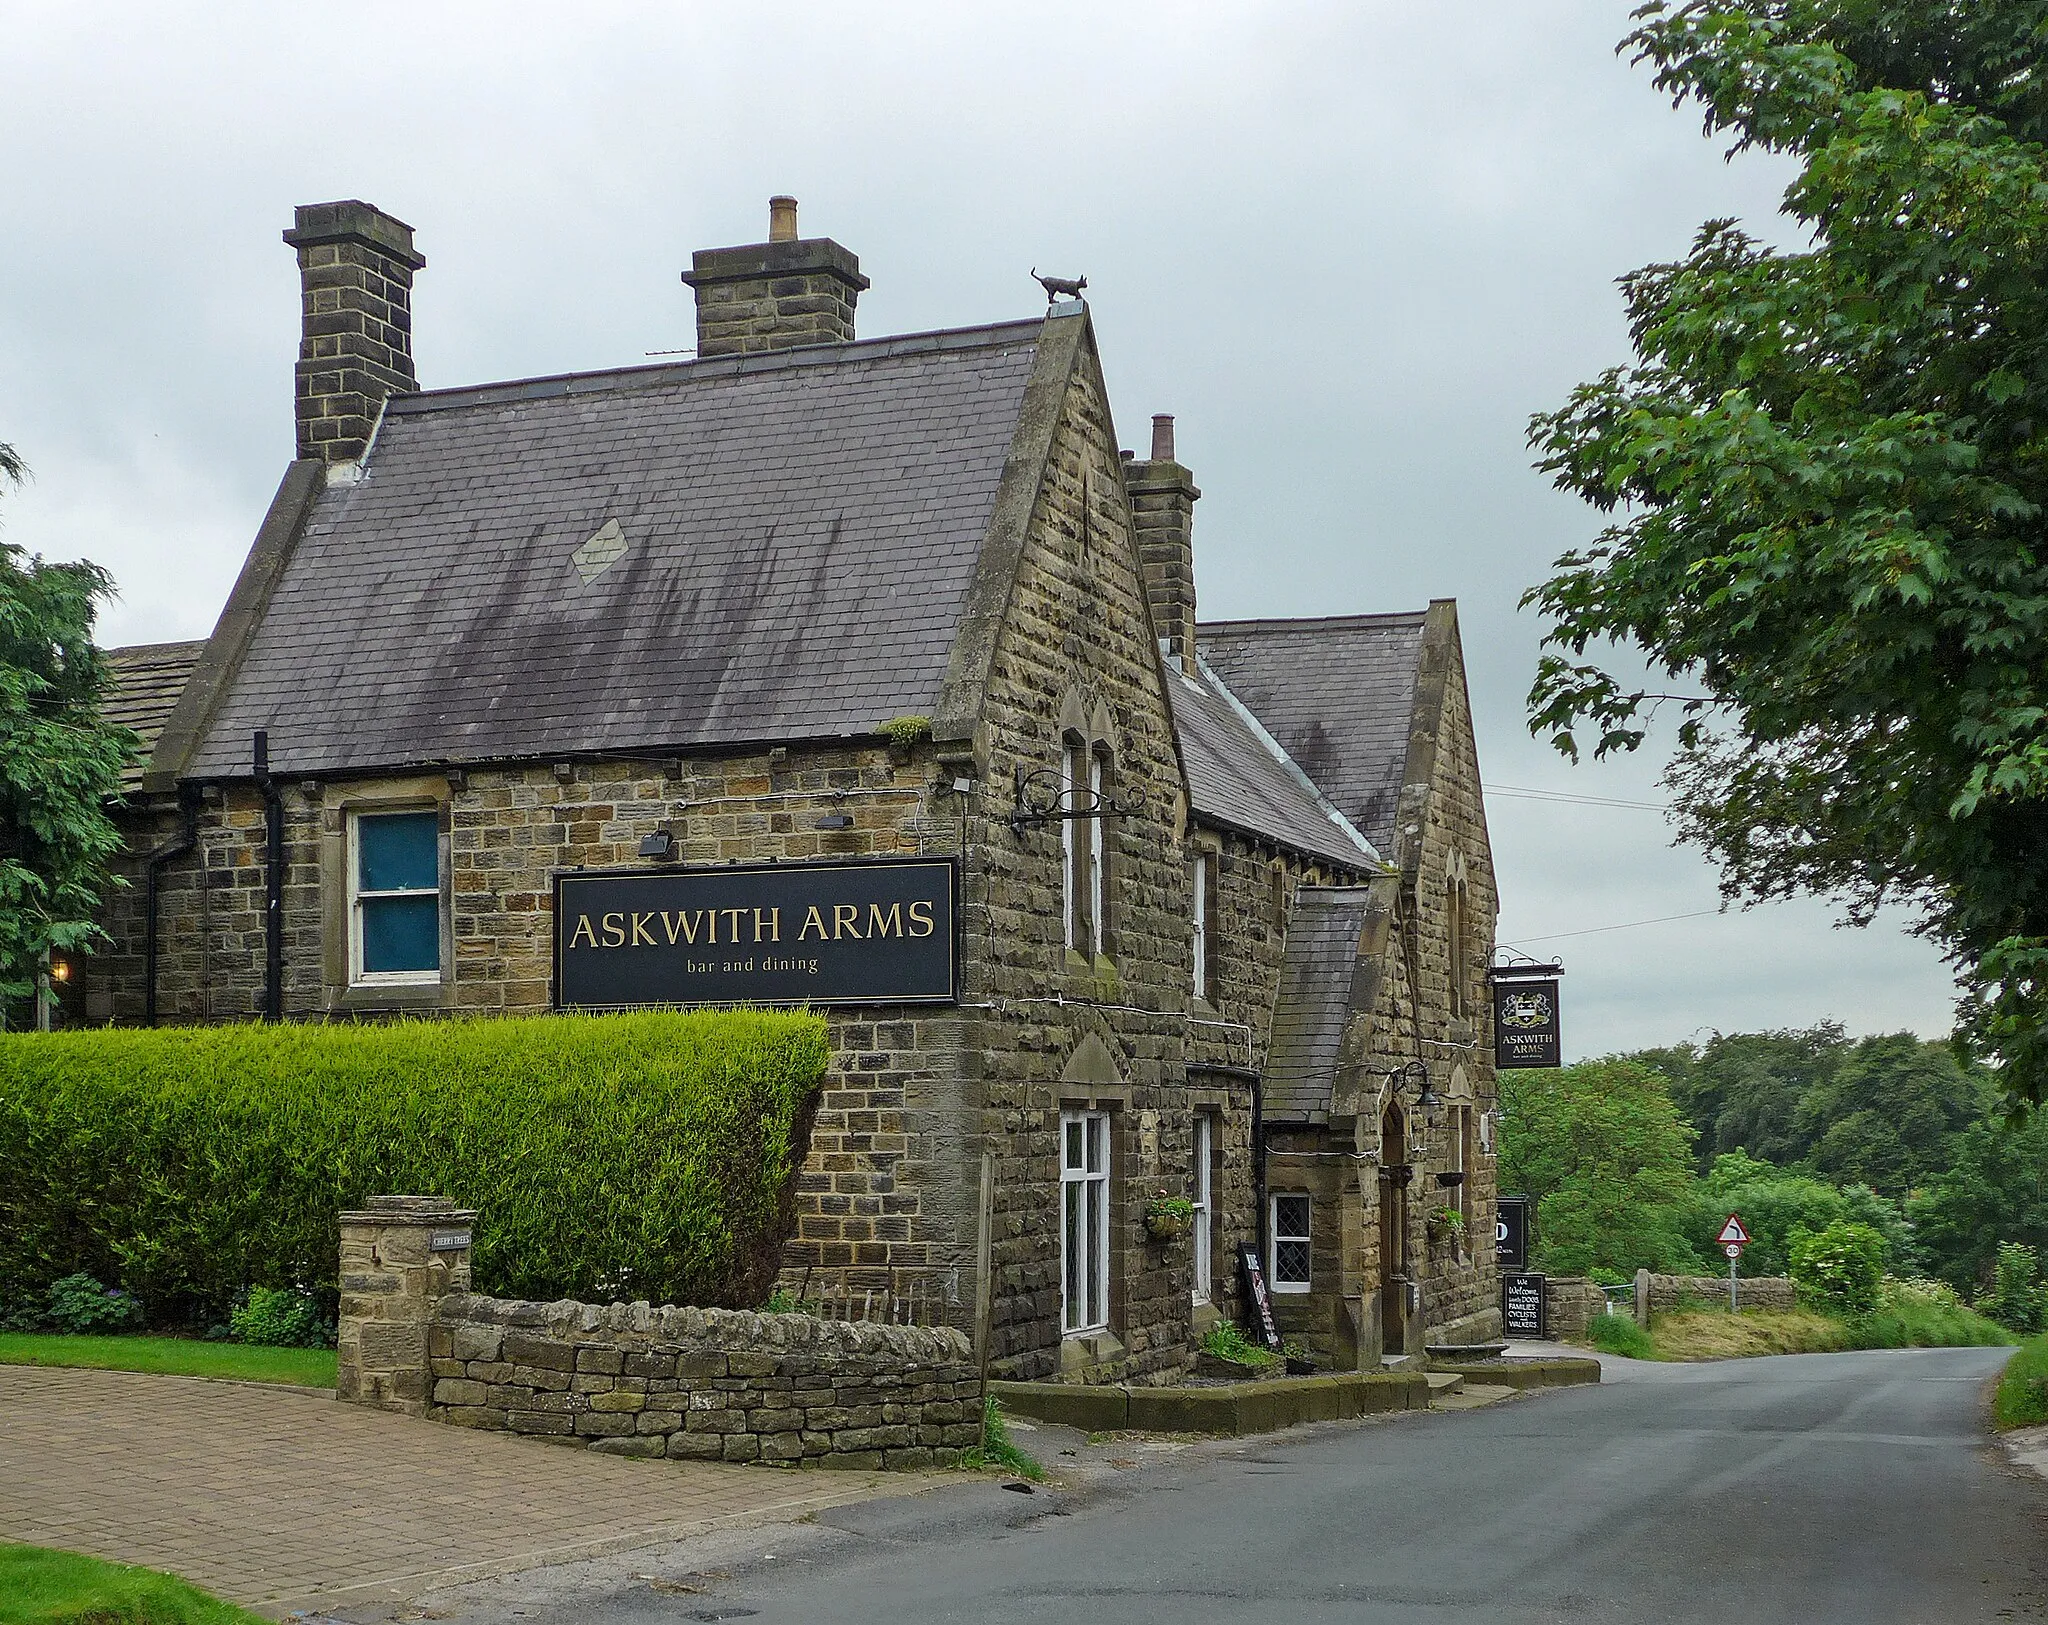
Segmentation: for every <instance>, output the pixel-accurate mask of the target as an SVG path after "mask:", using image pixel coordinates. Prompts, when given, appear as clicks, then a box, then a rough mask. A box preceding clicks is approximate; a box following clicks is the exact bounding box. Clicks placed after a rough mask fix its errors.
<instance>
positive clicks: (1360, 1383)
mask: <svg viewBox="0 0 2048 1625" xmlns="http://www.w3.org/2000/svg"><path fill="white" fill-rule="evenodd" d="M988 1386H989V1392H990V1393H991V1394H993V1395H995V1397H996V1398H997V1399H999V1400H1001V1401H1002V1404H1003V1408H1004V1409H1005V1410H1007V1411H1011V1412H1013V1413H1015V1414H1016V1415H1019V1416H1029V1417H1031V1418H1033V1419H1035V1420H1037V1421H1040V1422H1051V1423H1055V1424H1064V1425H1065V1426H1068V1427H1074V1428H1079V1429H1081V1430H1082V1431H1083V1432H1087V1433H1113V1432H1118V1431H1121V1430H1124V1429H1130V1430H1134V1431H1137V1432H1141V1433H1212V1434H1222V1435H1225V1436H1227V1437H1232V1438H1236V1437H1241V1436H1242V1435H1244V1434H1247V1433H1272V1432H1277V1431H1278V1430H1279V1429H1281V1428H1289V1427H1294V1426H1296V1425H1298V1424H1300V1423H1303V1422H1345V1421H1351V1420H1353V1419H1355V1418H1357V1417H1360V1416H1375V1415H1380V1414H1383V1413H1386V1412H1389V1411H1419V1410H1427V1409H1428V1408H1429V1396H1430V1385H1429V1383H1428V1381H1427V1380H1426V1379H1425V1378H1424V1377H1423V1376H1422V1375H1421V1374H1420V1373H1419V1372H1405V1371H1403V1372H1386V1371H1340V1372H1333V1373H1331V1374H1329V1375H1326V1376H1316V1377H1276V1378H1272V1379H1269V1380H1267V1381H1264V1382H1241V1383H1225V1384H1219V1385H1217V1386H1215V1387H1203V1388H1164V1387H1162V1388H1151V1387H1144V1386H1139V1385H1133V1384H1129V1383H1119V1384H1114V1385H1111V1384H1087V1385H1083V1384H1078V1383H1062V1382H992V1383H990V1384H989V1385H988Z"/></svg>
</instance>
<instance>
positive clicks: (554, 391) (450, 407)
mask: <svg viewBox="0 0 2048 1625" xmlns="http://www.w3.org/2000/svg"><path fill="white" fill-rule="evenodd" d="M1044 326H1045V323H1044V321H1043V319H1042V318H1039V317H1030V318H1026V319H1024V320H1022V321H1008V322H988V323H984V324H983V325H981V326H978V327H940V328H932V329H929V330H928V331H925V332H921V333H895V334H887V335H884V336H882V337H880V338H872V339H849V340H847V341H845V342H844V343H829V344H800V345H792V346H790V347H789V348H788V349H783V350H761V351H757V352H755V353H754V354H751V355H729V356H725V355H722V356H701V357H696V358H693V359H690V360H679V361H654V362H648V363H645V364H642V363H634V364H632V365H630V366H623V367H599V368H595V369H593V370H591V371H587V372H554V373H541V374H537V375H535V376H533V377H530V378H504V379H497V380H493V381H491V382H488V383H480V384H452V385H450V386H448V387H447V388H445V389H422V390H416V391H414V392H413V393H411V394H407V395H393V396H391V397H390V399H389V401H388V402H387V403H386V404H387V407H388V409H389V410H390V411H392V412H395V413H397V414H398V415H400V416H402V417H411V416H413V415H415V414H417V413H421V412H448V411H455V410H459V409H460V408H462V407H465V406H492V405H502V404H503V403H504V402H505V401H507V400H533V399H537V398H541V397H546V396H553V395H573V394H585V393H593V392H594V391H595V389H596V388H597V387H600V386H602V385H603V384H605V383H610V382H630V381H640V382H645V383H649V384H653V383H659V382H661V381H663V380H664V379H673V380H675V381H677V382H683V381H685V380H690V379H697V378H725V377H730V376H732V375H733V374H736V373H748V374H753V373H763V372H779V371H782V370H783V369H784V368H788V367H801V366H831V365H834V364H836V363H838V362H841V361H850V360H872V359H875V358H876V357H882V358H888V357H893V356H898V355H919V354H928V353H932V352H937V351H944V350H970V349H984V348H990V347H993V346H995V345H997V344H1000V343H1002V342H1003V341H1004V340H1005V339H1009V338H1023V337H1026V336H1035V335H1036V334H1038V333H1039V332H1041V331H1043V329H1044ZM579 385H581V386H583V387H582V388H580V389H579V388H578V386H579Z"/></svg>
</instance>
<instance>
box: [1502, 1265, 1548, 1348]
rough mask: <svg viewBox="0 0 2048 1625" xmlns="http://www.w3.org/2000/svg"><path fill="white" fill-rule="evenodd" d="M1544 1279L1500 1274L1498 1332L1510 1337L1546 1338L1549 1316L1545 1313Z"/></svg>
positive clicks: (1538, 1276) (1532, 1276) (1533, 1276)
mask: <svg viewBox="0 0 2048 1625" xmlns="http://www.w3.org/2000/svg"><path fill="white" fill-rule="evenodd" d="M1544 1285H1545V1277H1543V1276H1541V1275H1503V1276H1502V1277H1501V1278H1500V1319H1501V1330H1502V1332H1504V1333H1505V1334H1506V1335H1507V1336H1509V1337H1547V1336H1548V1335H1549V1333H1550V1317H1549V1315H1547V1314H1546V1313H1545V1312H1544V1304H1543V1298H1544V1292H1543V1288H1544Z"/></svg>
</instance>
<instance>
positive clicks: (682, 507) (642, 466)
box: [184, 321, 1041, 777]
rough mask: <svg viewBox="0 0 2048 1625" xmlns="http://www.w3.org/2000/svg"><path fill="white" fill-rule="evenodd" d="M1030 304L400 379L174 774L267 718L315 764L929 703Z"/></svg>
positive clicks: (1009, 401)
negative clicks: (748, 341)
mask: <svg viewBox="0 0 2048 1625" xmlns="http://www.w3.org/2000/svg"><path fill="white" fill-rule="evenodd" d="M1040 331H1041V324H1040V323H1039V322H1037V321H1030V322H1014V323H1005V324H1002V325H999V326H993V327H985V328H973V329H967V330H963V331H957V332H948V333H937V334H923V335H916V336H912V337H909V338H893V339H881V340H871V341H865V342H859V343H850V344H840V345H825V346H817V347H811V348H805V349H797V350H787V351H780V352H773V353H770V354H766V355H759V356H747V357H736V358H726V359H719V360H711V361H697V362H691V363H685V364H681V365H672V366H660V367H637V368H631V369H627V370H623V371H617V372H607V373H590V374H580V375H576V376H571V377H563V378H551V379H540V380H534V381H531V382H527V383H520V384H507V385H496V386H486V387H483V388H474V389H461V390H448V391H440V392H435V393H429V394H420V395H411V396H402V397H397V398H394V399H393V400H392V401H391V402H390V404H389V406H388V407H387V409H386V414H385V418H384V422H383V424H382V426H381V427H380V429H379V431H378V434H377V439H376V443H375V445H374V447H373V448H372V450H371V452H370V454H369V457H368V459H367V461H366V464H365V471H364V473H363V475H362V477H361V478H360V479H359V480H358V481H357V482H356V483H353V484H335V485H330V486H328V487H327V488H326V489H325V490H323V491H322V492H321V493H320V495H319V496H318V497H317V498H316V499H315V503H314V507H313V511H312V513H311V515H310V517H309V519H308V521H307V523H306V526H305V531H304V534H303V536H302V537H301V539H300V541H299V543H298V546H297V548H296V550H295V551H294V553H293V554H292V557H291V560H290V563H289V564H288V566H287V567H286V569H285V570H284V572H283V575H282V578H281V579H280V580H279V582H278V584H277V586H276V589H275V591H274V593H273V595H272V597H271V599H270V603H269V608H268V610H267V612H266V613H265V615H264V616H263V620H262V623H261V626H260V628H259V629H258V630H257V632H256V633H255V636H254V637H253V639H252V641H251V643H250V646H249V648H248V651H247V653H246V655H245V656H244V657H243V659H242V661H241V664H240V667H239V669H238V670H237V672H236V673H235V675H234V677H233V679H232V682H231V684H230V685H229V687H228V689H227V691H226V692H225V693H224V694H223V695H222V697H221V698H220V700H219V701H218V702H217V703H216V705H215V707H214V710H213V715H212V717H211V719H210V720H209V722H208V725H207V727H206V729H205V732H204V734H203V735H202V737H201V739H200V741H199V743H198V745H197V747H196V748H195V750H194V751H193V753H192V756H191V758H190V760H189V761H188V762H187V763H186V765H185V768H184V772H185V773H186V774H188V775H190V776H193V777H226V776H240V775H243V774H246V773H247V771H248V766H247V763H248V756H249V738H250V734H251V731H252V730H254V729H256V728H259V727H266V728H268V729H269V730H270V751H271V760H272V763H273V764H274V766H275V767H276V768H277V770H278V771H280V772H283V773H290V774H300V773H308V774H313V773H340V772H344V771H362V770H368V769H379V768H390V767H399V766H404V765H407V764H414V763H438V762H446V761H464V760H469V761H480V760H492V759H498V760H503V759H516V758H531V757H542V758H544V757H547V756H550V755H570V754H574V753H578V752H592V751H605V750H635V751H643V752H644V751H650V750H653V749H659V748H661V747H674V748H679V749H688V748H692V747H705V746H729V745H734V744H742V743H752V742H759V741H767V740H801V739H823V738H836V737H843V736H847V735H856V734H865V733H872V732H873V731H874V730H875V728H876V726H877V724H879V723H881V722H884V721H886V720H888V719H889V718H891V717H897V716H906V715H930V714H931V713H932V712H933V710H934V709H935V708H936V702H937V700H938V697H939V691H940V685H941V682H942V680H943V678H944V675H945V671H946V663H947V657H948V654H949V652H950V650H951V647H952V644H953V640H954V636H955V633H956V629H957V626H958V623H959V620H960V614H961V608H962V604H963V601H964V599H965V597H966V594H967V590H968V586H969V584H970V581H971V579H972V576H973V572H974V568H975V563H976V560H977V556H978V552H979V548H980V544H981V541H982V538H983V535H984V532H985V531H986V529H987V526H988V523H989V518H990V515H991V512H992V510H993V507H994V503H995V497H996V487H997V483H998V481H999V479H1000V477H1001V475H1002V471H1003V464H1004V460H1005V458H1006V456H1007V454H1008V452H1009V449H1010V441H1011V436H1012V432H1013V430H1014V428H1015V425H1016V421H1017V418H1018V413H1019V409H1020V407H1021V405H1022V402H1023V396H1024V389H1025V384H1026V381H1027V379H1028V377H1029V375H1030V371H1031V367H1032V362H1033V358H1034V355H1035V353H1036V347H1037V342H1038V337H1039V333H1040ZM620 543H623V544H624V545H623V547H621V546H620V545H619V544H620Z"/></svg>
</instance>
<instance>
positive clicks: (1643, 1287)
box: [1636, 1270, 1799, 1325]
mask: <svg viewBox="0 0 2048 1625" xmlns="http://www.w3.org/2000/svg"><path fill="white" fill-rule="evenodd" d="M1735 1303H1736V1307H1737V1308H1740V1309H1797V1308H1798V1307H1799V1290H1798V1288H1797V1287H1796V1286H1794V1285H1793V1283H1792V1282H1791V1280H1790V1279H1789V1278H1787V1277H1785V1276H1783V1275H1758V1276H1742V1277H1740V1278H1739V1279H1738V1280H1737V1281H1736V1285H1735ZM1727 1307H1728V1277H1727V1276H1725V1275H1653V1274H1651V1273H1650V1272H1648V1271H1647V1270H1645V1271H1643V1272H1642V1273H1641V1274H1639V1275H1638V1276H1637V1277H1636V1318H1637V1319H1638V1320H1640V1321H1642V1322H1643V1323H1644V1324H1645V1325H1647V1324H1648V1323H1649V1317H1650V1316H1651V1315H1653V1314H1654V1315H1661V1314H1668V1313H1670V1312H1671V1311H1673V1310H1677V1309H1725V1308H1727Z"/></svg>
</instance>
